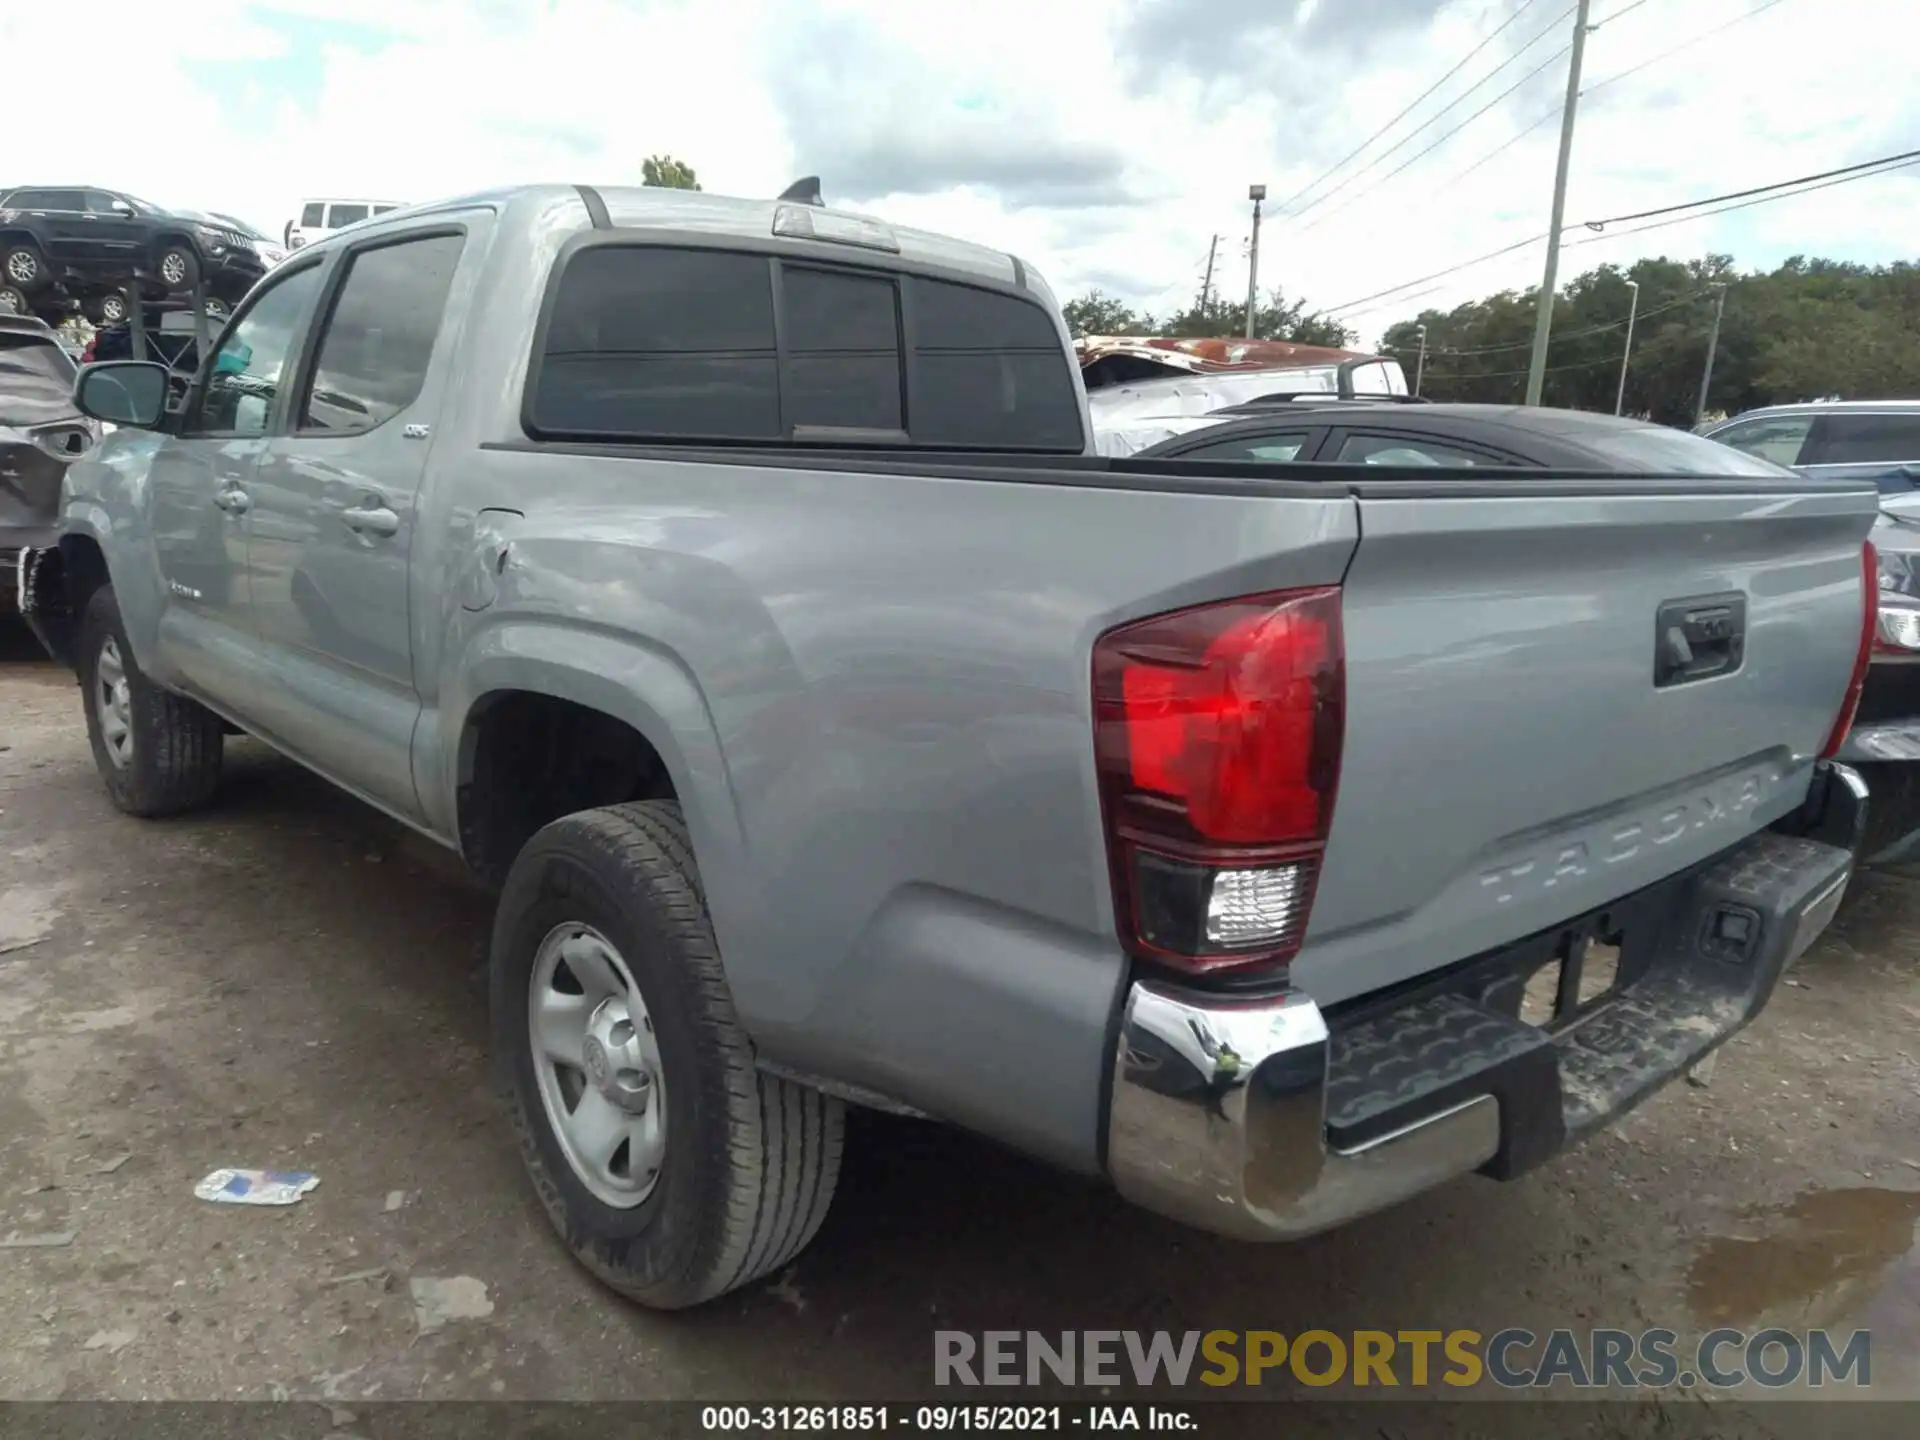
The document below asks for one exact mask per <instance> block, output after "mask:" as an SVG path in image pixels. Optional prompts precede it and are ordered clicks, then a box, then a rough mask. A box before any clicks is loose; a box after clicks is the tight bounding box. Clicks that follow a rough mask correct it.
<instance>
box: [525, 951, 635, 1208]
mask: <svg viewBox="0 0 1920 1440" xmlns="http://www.w3.org/2000/svg"><path fill="white" fill-rule="evenodd" d="M527 1035H528V1040H529V1041H530V1043H531V1046H532V1053H533V1073H534V1078H535V1080H536V1082H537V1084H538V1087H539V1090H540V1104H541V1107H542V1108H543V1109H544V1110H545V1111H546V1115H547V1127H548V1129H549V1130H551V1131H552V1132H553V1137H554V1139H555V1141H556V1142H558V1144H559V1146H560V1153H561V1154H563V1155H564V1156H566V1159H567V1164H568V1165H570V1166H571V1167H572V1168H573V1173H574V1175H575V1176H576V1177H577V1178H578V1179H579V1181H580V1183H581V1184H583V1185H585V1186H586V1187H587V1189H588V1191H589V1192H591V1193H592V1195H593V1196H594V1198H595V1199H597V1200H600V1201H602V1202H603V1203H605V1204H607V1205H611V1206H613V1207H614V1208H615V1209H617V1210H630V1209H632V1208H633V1207H634V1206H636V1205H638V1204H640V1203H641V1202H642V1201H643V1200H645V1199H646V1198H647V1196H649V1195H651V1194H652V1193H653V1189H654V1186H655V1185H656V1184H658V1183H659V1179H660V1171H661V1167H662V1166H663V1165H664V1164H665V1161H666V1155H667V1089H666V1082H665V1077H664V1075H663V1074H662V1069H661V1063H660V1048H659V1044H658V1042H657V1040H656V1037H655V1035H654V1033H653V1017H652V1015H651V1014H650V1013H649V1012H648V1010H647V1002H646V999H645V997H644V996H643V995H642V994H641V993H640V986H639V984H638V982H636V981H635V980H634V978H633V972H632V971H631V970H629V969H628V968H627V962H626V961H625V960H623V959H622V958H621V956H620V952H619V951H618V950H617V949H615V948H614V946H613V944H612V942H611V941H609V940H608V939H607V937H606V936H604V935H602V934H601V933H600V932H599V931H598V930H595V929H594V928H593V927H592V926H591V925H581V924H576V923H568V924H564V925H556V926H554V928H553V929H551V930H549V931H548V932H547V935H546V938H545V939H543V940H542V941H541V942H540V948H539V949H538V950H537V951H536V952H535V953H534V957H533V973H532V975H531V976H530V977H529V979H528V986H527Z"/></svg>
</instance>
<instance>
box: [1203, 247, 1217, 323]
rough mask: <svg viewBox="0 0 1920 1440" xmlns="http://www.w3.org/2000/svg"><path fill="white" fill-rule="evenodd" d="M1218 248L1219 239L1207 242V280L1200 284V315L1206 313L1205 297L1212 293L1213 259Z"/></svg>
mask: <svg viewBox="0 0 1920 1440" xmlns="http://www.w3.org/2000/svg"><path fill="white" fill-rule="evenodd" d="M1219 248H1220V237H1219V236H1218V235H1215V236H1214V237H1213V239H1211V240H1209V241H1208V242H1207V278H1206V279H1204V280H1202V281H1201V282H1200V313H1201V314H1202V315H1205V314H1206V313H1207V296H1209V295H1211V294H1212V293H1213V257H1214V253H1215V252H1216V251H1218V250H1219Z"/></svg>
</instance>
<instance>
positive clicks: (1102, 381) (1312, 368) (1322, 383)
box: [1073, 335, 1407, 456]
mask: <svg viewBox="0 0 1920 1440" xmlns="http://www.w3.org/2000/svg"><path fill="white" fill-rule="evenodd" d="M1073 348H1074V353H1075V355H1076V357H1077V358H1078V359H1079V361H1080V377H1081V381H1082V383H1083V384H1084V385H1085V386H1086V389H1087V405H1088V408H1089V410H1090V411H1091V414H1092V419H1093V432H1094V448H1095V449H1096V450H1097V452H1098V453H1100V454H1102V455H1116V456H1118V455H1133V454H1137V453H1138V452H1139V451H1142V450H1144V449H1146V448H1147V447H1148V446H1150V445H1157V444H1159V443H1160V442H1161V441H1163V440H1167V439H1170V438H1172V437H1173V436H1175V435H1179V434H1184V433H1185V432H1186V431H1188V430H1191V429H1193V428H1194V426H1195V425H1196V424H1199V423H1202V422H1201V421H1200V419H1199V418H1198V417H1202V416H1205V415H1208V414H1211V413H1212V412H1213V411H1216V410H1220V409H1224V408H1225V407H1227V406H1229V405H1244V404H1247V403H1249V402H1252V401H1257V400H1262V399H1266V398H1268V397H1271V396H1275V395H1335V396H1339V397H1341V398H1343V399H1349V400H1351V399H1355V398H1363V397H1374V396H1380V397H1388V396H1399V395H1405V394H1406V393H1407V377H1406V375H1405V374H1404V373H1403V372H1402V371H1401V369H1400V362H1399V361H1398V360H1392V359H1388V358H1387V357H1385V356H1381V355H1369V354H1366V353H1365V352H1362V351H1358V350H1335V349H1329V348H1327V347H1325V346H1320V345H1298V344H1295V343H1294V342H1293V341H1291V340H1241V339H1233V338H1208V339H1175V338H1169V337H1165V336H1137V335H1088V336H1083V337H1082V338H1081V339H1079V340H1076V341H1074V347H1073Z"/></svg>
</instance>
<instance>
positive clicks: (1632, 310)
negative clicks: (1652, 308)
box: [1613, 280, 1640, 415]
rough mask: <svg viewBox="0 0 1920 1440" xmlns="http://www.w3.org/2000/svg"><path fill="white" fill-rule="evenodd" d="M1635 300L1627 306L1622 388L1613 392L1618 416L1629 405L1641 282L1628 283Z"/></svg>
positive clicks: (1621, 371)
mask: <svg viewBox="0 0 1920 1440" xmlns="http://www.w3.org/2000/svg"><path fill="white" fill-rule="evenodd" d="M1627 289H1628V291H1629V292H1630V293H1631V294H1632V296H1633V299H1632V300H1631V301H1629V302H1628V304H1627V343H1626V344H1625V345H1622V346H1621V347H1620V388H1619V389H1618V390H1616V391H1614V392H1613V413H1614V414H1616V415H1618V414H1619V413H1620V409H1621V407H1622V406H1623V405H1625V404H1626V403H1627V357H1628V356H1629V355H1631V354H1633V317H1634V316H1636V315H1638V314H1639V313H1640V282H1639V281H1638V280H1629V281H1627Z"/></svg>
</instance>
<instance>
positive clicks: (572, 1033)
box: [490, 801, 845, 1309]
mask: <svg viewBox="0 0 1920 1440" xmlns="http://www.w3.org/2000/svg"><path fill="white" fill-rule="evenodd" d="M490 969H491V981H492V1009H493V1024H494V1043H495V1047H496V1050H497V1052H498V1054H499V1058H500V1062H501V1065H502V1068H503V1072H504V1078H505V1080H506V1083H507V1087H508V1089H509V1091H510V1094H511V1098H512V1101H513V1116H514V1121H515V1127H516V1129H517V1131H518V1133H519V1138H520V1150H521V1154H522V1157H523V1158H524V1159H525V1161H526V1165H527V1170H528V1172H529V1174H530V1175H531V1176H532V1178H533V1183H534V1188H535V1189H536V1191H537V1192H538V1193H539V1196H540V1202H541V1204H542V1206H543V1207H544V1208H545V1209H546V1212H547V1216H548V1218H549V1219H550V1220H551V1221H552V1222H553V1225H554V1228H555V1229H556V1230H558V1231H559V1232H560V1235H561V1238H562V1239H563V1240H565V1242H566V1244H567V1248H568V1249H570V1250H571V1251H572V1252H573V1254H574V1256H575V1257H576V1258H577V1259H578V1260H579V1261H580V1262H581V1263H582V1264H583V1265H585V1266H586V1267H587V1269H589V1270H591V1271H592V1272H593V1273H594V1274H595V1275H597V1276H598V1277H599V1278H600V1279H602V1280H604V1281H605V1282H606V1283H607V1284H609V1285H611V1286H612V1287H613V1288H614V1289H616V1290H618V1291H620V1292H621V1293H623V1294H625V1295H628V1296H630V1297H631V1298H633V1299H636V1300H639V1301H641V1302H642V1303H643V1304H647V1305H652V1306H655V1307H658V1308H661V1309H677V1308H681V1307H684V1306H688V1305H697V1304H699V1303H701V1302H702V1301H705V1300H710V1299H712V1298H714V1297H715V1296H717V1295H721V1294H724V1293H725V1292H726V1291H728V1290H731V1289H734V1288H735V1287H737V1286H740V1285H745V1284H748V1283H749V1282H751V1281H753V1280H755V1279H758V1278H759V1277H761V1276H763V1275H766V1274H768V1273H770V1272H772V1271H773V1270H776V1269H778V1268H779V1267H780V1266H782V1265H784V1264H786V1263H787V1261H788V1260H790V1259H791V1258H792V1257H793V1256H794V1255H796V1254H798V1253H799V1252H800V1250H801V1249H802V1248H803V1247H804V1246H805V1245H806V1244H807V1242H808V1241H809V1240H811V1239H812V1238H813V1236H814V1233H815V1232H816V1231H817V1230H818V1229H819V1227H820V1222H821V1221H822V1220H823V1219H824V1218H825V1216H826V1213H827V1206H828V1204H829V1202H830V1201H831V1200H832V1198H833V1190H834V1185H835V1182H836V1181H837V1180H838V1178H839V1170H840V1150H841V1143H842V1134H843V1126H844V1123H845V1113H844V1110H843V1108H842V1106H841V1104H840V1102H839V1101H837V1100H833V1099H830V1098H828V1097H827V1096H825V1095H822V1094H820V1093H819V1092H818V1091H816V1090H812V1089H808V1088H806V1087H804V1086H800V1085H795V1084H793V1083H791V1082H789V1081H786V1080H781V1079H776V1078H774V1077H773V1076H770V1075H766V1074H764V1073H762V1072H760V1071H759V1070H758V1069H757V1068H756V1067H755V1064H754V1057H753V1047H752V1044H751V1042H750V1041H749V1040H748V1039H747V1036H746V1034H745V1032H744V1031H743V1030H742V1029H741V1027H740V1023H739V1020H738V1018H737V1017H736V1015H735V1014H734V1009H733V999H732V995H731V993H730V992H729V991H728V988H727V982H726V976H725V973H724V971H723V969H722V966H721V962H720V955H719V950H718V947H717V946H716V945H715V943H714V937H713V928H712V925H711V923H710V921H709V920H708V917H707V911H706V902H705V896H704V893H703V892H702V889H701V885H700V877H699V872H698V870H697V868H696V867H695V865H694V860H693V850H692V847H691V845H690V844H689V843H688V840H687V833H686V827H685V825H684V824H683V822H682V820H681V818H680V811H679V807H678V806H677V805H675V804H673V803H672V802H671V801H647V802H643V803H636V804H629V805H617V806H612V807H609V808H606V809H601V810H587V811H583V812H581V813H579V814H576V815H569V816H566V817H565V818H563V819H560V820H556V821H555V822H554V823H553V824H551V825H549V826H547V827H546V828H545V829H544V830H542V831H540V832H539V833H538V834H537V835H535V836H534V837H533V839H532V840H530V841H529V842H528V843H527V846H526V848H525V849H524V850H523V851H522V852H521V854H520V856H519V858H518V859H516V860H515V861H514V864H513V868H512V870H511V871H510V872H509V873H508V876H507V882H506V886H505V889H504V890H503V892H502V894H501V899H500V908H499V912H498V914H497V916H496V918H495V920H494V931H493V950H492V957H491V963H490Z"/></svg>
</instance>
